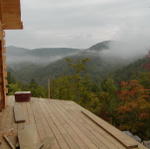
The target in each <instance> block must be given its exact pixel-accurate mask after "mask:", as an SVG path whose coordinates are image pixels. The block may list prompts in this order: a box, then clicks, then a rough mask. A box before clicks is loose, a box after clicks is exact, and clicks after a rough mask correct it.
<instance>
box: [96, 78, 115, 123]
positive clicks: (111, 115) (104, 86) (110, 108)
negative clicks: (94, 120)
mask: <svg viewBox="0 0 150 149" xmlns="http://www.w3.org/2000/svg"><path fill="white" fill-rule="evenodd" d="M116 95H117V87H116V84H115V83H114V81H113V79H111V78H108V79H106V80H104V81H102V83H101V91H100V92H99V94H98V98H99V102H100V105H101V108H100V111H99V114H98V115H99V116H100V117H102V118H103V119H105V120H107V121H109V122H110V123H112V124H115V123H116V107H117V105H118V100H117V96H116Z"/></svg>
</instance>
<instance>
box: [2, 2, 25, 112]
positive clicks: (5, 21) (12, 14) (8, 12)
mask: <svg viewBox="0 0 150 149" xmlns="http://www.w3.org/2000/svg"><path fill="white" fill-rule="evenodd" d="M22 28H23V25H22V21H21V10H20V0H0V111H1V110H2V109H3V108H5V102H6V94H7V92H8V89H7V87H6V86H7V68H6V46H5V40H4V37H5V32H4V30H10V29H11V30H12V29H13V30H14V29H22Z"/></svg>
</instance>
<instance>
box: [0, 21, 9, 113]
mask: <svg viewBox="0 0 150 149" xmlns="http://www.w3.org/2000/svg"><path fill="white" fill-rule="evenodd" d="M4 36H5V33H4V31H3V29H2V23H1V21H0V111H1V110H2V109H3V108H5V101H6V93H7V91H8V89H7V87H6V86H7V80H6V79H7V69H6V53H5V52H6V49H5V40H4Z"/></svg>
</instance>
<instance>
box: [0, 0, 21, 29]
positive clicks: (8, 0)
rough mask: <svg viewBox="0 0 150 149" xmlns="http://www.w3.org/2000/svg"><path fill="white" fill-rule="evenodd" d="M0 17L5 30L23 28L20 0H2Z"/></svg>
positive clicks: (0, 1)
mask: <svg viewBox="0 0 150 149" xmlns="http://www.w3.org/2000/svg"><path fill="white" fill-rule="evenodd" d="M0 17H1V23H2V28H3V29H4V30H9V29H23V24H22V21H21V10H20V0H0Z"/></svg>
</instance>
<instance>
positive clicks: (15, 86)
mask: <svg viewBox="0 0 150 149" xmlns="http://www.w3.org/2000/svg"><path fill="white" fill-rule="evenodd" d="M8 74H9V75H8V94H9V95H14V93H15V92H16V91H31V93H32V96H34V97H47V90H46V89H45V88H44V87H42V86H40V85H38V84H37V83H36V82H35V80H34V79H32V80H31V82H30V83H29V84H22V83H19V82H16V81H15V79H14V78H13V77H12V76H11V73H8Z"/></svg>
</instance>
